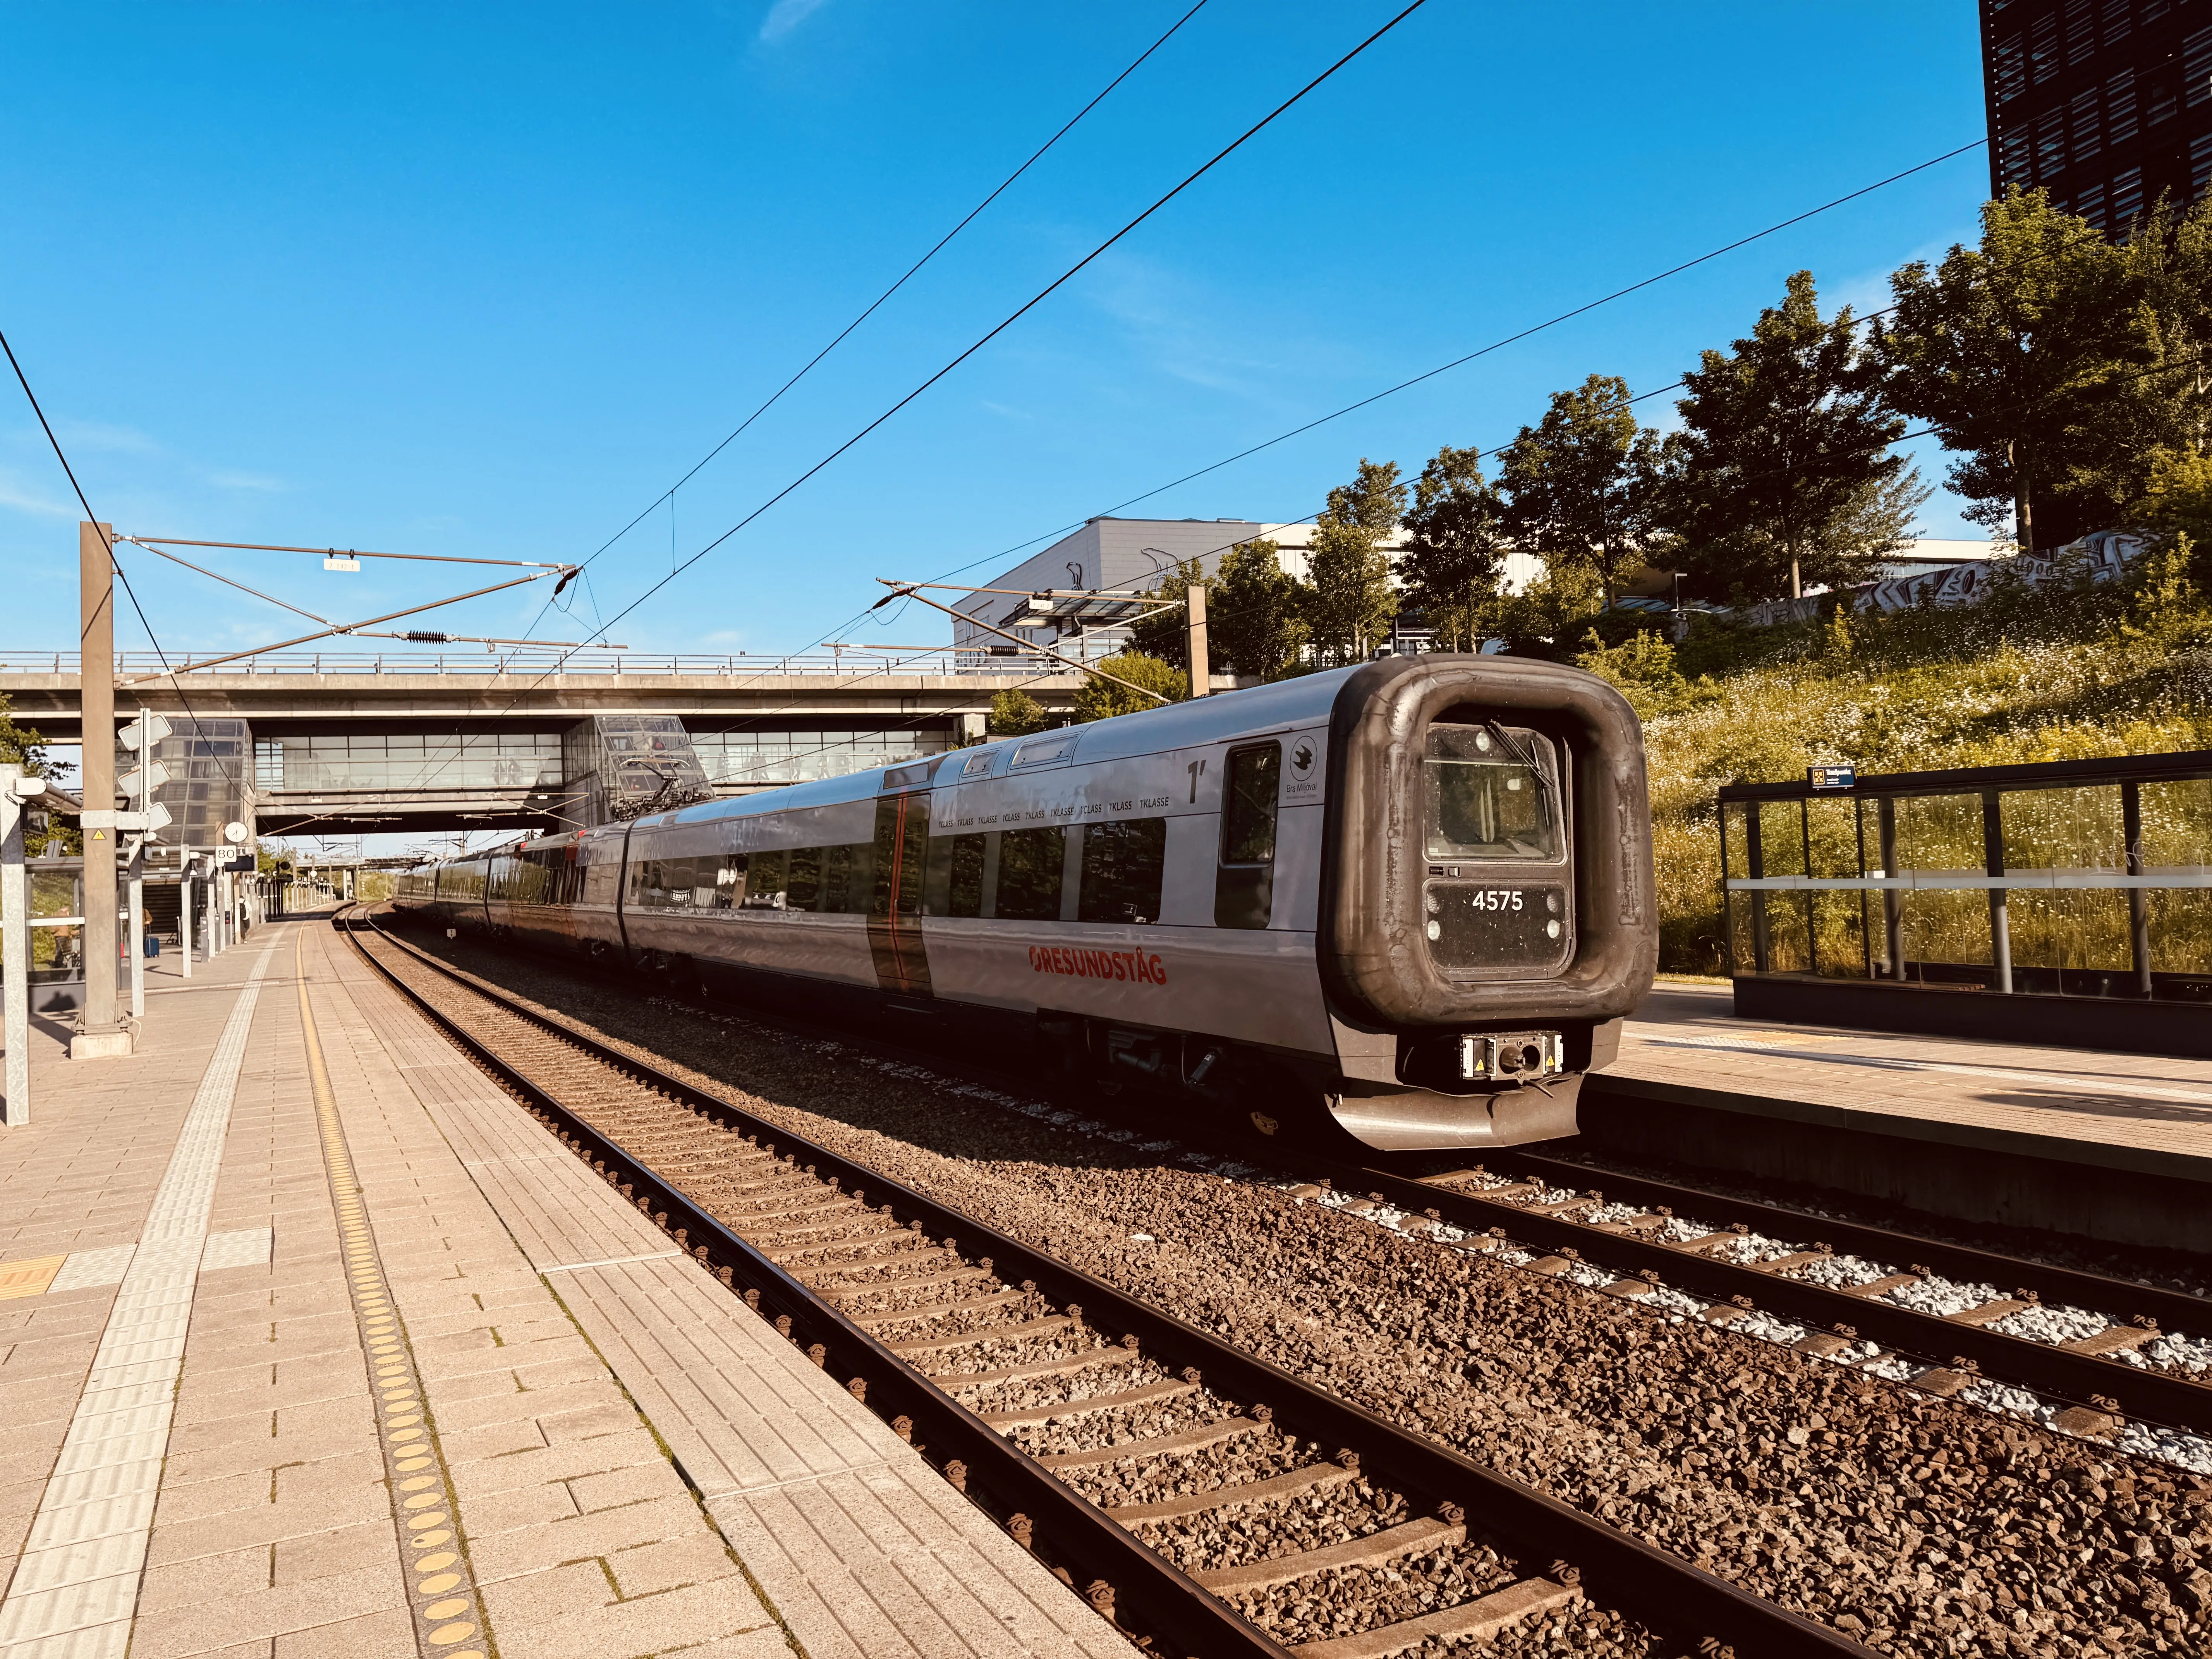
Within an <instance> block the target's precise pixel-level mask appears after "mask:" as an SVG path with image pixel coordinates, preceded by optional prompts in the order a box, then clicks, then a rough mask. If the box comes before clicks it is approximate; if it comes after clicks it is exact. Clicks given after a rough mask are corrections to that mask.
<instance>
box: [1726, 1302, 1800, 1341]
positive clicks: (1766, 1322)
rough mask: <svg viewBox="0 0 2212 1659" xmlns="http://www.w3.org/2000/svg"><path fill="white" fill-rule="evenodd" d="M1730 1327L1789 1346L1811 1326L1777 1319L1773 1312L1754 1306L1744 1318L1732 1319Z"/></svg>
mask: <svg viewBox="0 0 2212 1659" xmlns="http://www.w3.org/2000/svg"><path fill="white" fill-rule="evenodd" d="M1728 1328H1729V1329H1730V1330H1732V1331H1741V1332H1742V1333H1743V1334H1745V1335H1746V1336H1755V1337H1757V1338H1759V1340H1760V1341H1762V1342H1779V1343H1782V1344H1783V1345H1784V1346H1788V1345H1789V1344H1790V1343H1792V1342H1796V1341H1798V1340H1801V1339H1802V1337H1803V1336H1804V1335H1805V1333H1806V1332H1807V1331H1808V1329H1810V1327H1809V1326H1805V1325H1793V1324H1791V1323H1790V1322H1789V1321H1788V1320H1786V1319H1777V1318H1776V1317H1775V1316H1773V1315H1772V1314H1771V1313H1764V1312H1762V1311H1760V1310H1759V1309H1757V1308H1753V1309H1751V1310H1748V1311H1747V1312H1746V1313H1745V1314H1744V1316H1743V1317H1742V1318H1741V1319H1732V1320H1730V1321H1729V1326H1728Z"/></svg>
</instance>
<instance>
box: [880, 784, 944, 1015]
mask: <svg viewBox="0 0 2212 1659" xmlns="http://www.w3.org/2000/svg"><path fill="white" fill-rule="evenodd" d="M928 852H929V793H928V791H927V790H915V791H914V792H913V793H908V794H899V795H885V796H884V797H882V798H881V799H878V801H877V802H876V844H875V854H876V860H875V862H876V879H875V890H874V892H873V894H872V896H871V897H870V900H869V903H868V951H869V954H870V955H871V956H872V957H874V959H875V964H876V983H877V984H878V985H879V986H881V987H883V988H884V990H886V991H897V992H902V993H904V994H907V995H908V996H922V997H926V996H928V995H930V994H931V992H930V988H929V957H928V954H927V951H925V950H924V949H923V948H922V940H921V892H922V874H923V866H924V865H925V864H926V863H927V858H928Z"/></svg>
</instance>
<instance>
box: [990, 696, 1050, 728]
mask: <svg viewBox="0 0 2212 1659" xmlns="http://www.w3.org/2000/svg"><path fill="white" fill-rule="evenodd" d="M1049 718H1050V716H1048V714H1046V713H1045V712H1044V705H1043V704H1042V703H1041V702H1038V701H1037V700H1036V698H1035V697H1033V696H1030V694H1029V693H1028V692H1026V691H1024V690H1019V689H1018V688H1017V689H1016V690H1012V691H1001V692H1000V693H999V695H998V696H995V697H994V698H992V699H991V714H990V721H989V724H990V732H991V735H992V736H993V737H994V738H1025V737H1027V736H1029V734H1030V732H1042V731H1043V730H1044V728H1045V723H1046V721H1047V720H1048V719H1049Z"/></svg>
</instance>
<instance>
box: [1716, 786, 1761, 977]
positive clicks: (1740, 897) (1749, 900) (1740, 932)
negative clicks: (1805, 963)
mask: <svg viewBox="0 0 2212 1659" xmlns="http://www.w3.org/2000/svg"><path fill="white" fill-rule="evenodd" d="M1750 821H1751V809H1750V807H1749V805H1747V804H1746V803H1745V802H1742V801H1724V802H1723V803H1722V804H1721V832H1722V836H1723V843H1724V860H1723V873H1725V874H1726V875H1727V876H1728V877H1729V878H1730V879H1731V880H1735V879H1740V878H1743V877H1745V876H1748V875H1749V874H1750V873H1751V860H1750V859H1749V858H1748V856H1747V854H1746V851H1745V846H1746V842H1745V836H1746V833H1747V831H1746V827H1745V826H1746V825H1747V824H1748V823H1750ZM1726 902H1727V909H1726V912H1725V914H1724V915H1723V918H1722V921H1723V926H1724V927H1725V928H1726V930H1727V934H1728V939H1727V944H1728V966H1729V973H1730V974H1731V975H1748V974H1753V973H1756V972H1758V971H1759V969H1758V958H1757V953H1756V952H1755V951H1753V948H1752V916H1753V912H1754V909H1755V908H1756V907H1757V906H1758V904H1759V902H1760V901H1759V896H1758V895H1757V894H1755V893H1736V892H1731V893H1729V895H1728V896H1727V901H1726Z"/></svg>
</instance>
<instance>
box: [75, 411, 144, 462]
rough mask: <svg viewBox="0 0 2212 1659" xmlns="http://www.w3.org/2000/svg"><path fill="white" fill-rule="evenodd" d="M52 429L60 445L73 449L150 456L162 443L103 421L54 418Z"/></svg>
mask: <svg viewBox="0 0 2212 1659" xmlns="http://www.w3.org/2000/svg"><path fill="white" fill-rule="evenodd" d="M54 431H55V433H56V434H57V435H58V436H59V437H60V439H61V441H62V447H64V448H65V449H69V450H73V451H97V452H99V453H102V454H109V455H152V454H155V453H158V452H159V451H160V449H161V445H160V444H158V443H156V442H155V441H154V440H153V439H152V438H150V437H149V436H147V435H146V434H144V433H143V432H141V431H139V430H138V429H137V428H136V427H128V426H112V425H110V424H109V423H108V422H105V421H76V420H65V419H59V418H58V419H56V421H55V422H54Z"/></svg>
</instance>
